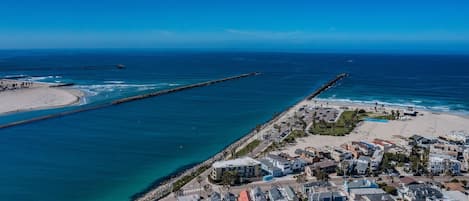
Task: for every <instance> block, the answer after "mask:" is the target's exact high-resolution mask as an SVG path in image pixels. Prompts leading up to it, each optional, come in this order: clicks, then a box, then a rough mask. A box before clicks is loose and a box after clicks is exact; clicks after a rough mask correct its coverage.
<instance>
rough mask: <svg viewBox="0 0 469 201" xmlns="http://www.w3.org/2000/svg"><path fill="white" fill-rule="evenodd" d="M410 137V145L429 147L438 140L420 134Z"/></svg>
mask: <svg viewBox="0 0 469 201" xmlns="http://www.w3.org/2000/svg"><path fill="white" fill-rule="evenodd" d="M409 139H410V142H409V144H410V145H418V146H421V147H428V146H430V145H431V144H435V143H437V142H438V140H437V139H433V138H427V137H423V136H420V135H412V136H411V137H409Z"/></svg>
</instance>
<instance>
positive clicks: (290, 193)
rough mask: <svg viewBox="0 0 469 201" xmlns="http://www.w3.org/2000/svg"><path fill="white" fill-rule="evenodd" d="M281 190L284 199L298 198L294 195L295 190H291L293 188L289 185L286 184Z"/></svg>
mask: <svg viewBox="0 0 469 201" xmlns="http://www.w3.org/2000/svg"><path fill="white" fill-rule="evenodd" d="M282 190H283V192H284V197H285V198H286V200H288V201H299V200H300V199H299V198H298V196H296V193H295V191H294V190H293V188H292V187H291V186H286V187H285V188H283V189H282Z"/></svg>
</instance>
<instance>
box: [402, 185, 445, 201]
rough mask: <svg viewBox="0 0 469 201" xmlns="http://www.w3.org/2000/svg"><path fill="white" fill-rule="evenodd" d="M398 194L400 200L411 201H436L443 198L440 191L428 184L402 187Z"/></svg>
mask: <svg viewBox="0 0 469 201" xmlns="http://www.w3.org/2000/svg"><path fill="white" fill-rule="evenodd" d="M398 193H399V197H400V198H401V199H405V200H412V201H433V200H434V201H436V200H441V199H442V198H443V194H442V193H441V191H440V190H438V189H437V188H435V187H433V186H430V185H428V184H410V185H402V186H401V187H400V188H399V190H398Z"/></svg>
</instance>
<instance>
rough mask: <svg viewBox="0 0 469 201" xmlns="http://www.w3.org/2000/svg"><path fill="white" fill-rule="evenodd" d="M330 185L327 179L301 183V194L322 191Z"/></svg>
mask: <svg viewBox="0 0 469 201" xmlns="http://www.w3.org/2000/svg"><path fill="white" fill-rule="evenodd" d="M330 187H332V185H331V183H329V182H328V181H313V182H309V183H305V184H303V191H302V192H303V194H305V195H309V194H310V193H312V192H324V191H327V190H328V189H329V188H330Z"/></svg>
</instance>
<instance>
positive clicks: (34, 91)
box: [0, 80, 84, 115]
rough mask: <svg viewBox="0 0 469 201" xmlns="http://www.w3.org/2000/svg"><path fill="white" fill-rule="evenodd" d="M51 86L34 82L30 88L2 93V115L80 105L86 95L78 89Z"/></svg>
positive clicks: (0, 108)
mask: <svg viewBox="0 0 469 201" xmlns="http://www.w3.org/2000/svg"><path fill="white" fill-rule="evenodd" d="M1 81H2V83H3V84H4V85H6V84H12V83H21V81H16V80H1ZM50 86H51V85H50V84H47V83H39V82H34V83H33V84H32V85H31V86H30V87H24V88H17V89H9V90H3V91H0V102H1V104H0V115H1V114H7V113H14V112H21V111H29V110H39V109H49V108H56V107H63V106H68V105H73V104H78V103H79V102H80V100H81V97H83V95H84V94H83V93H82V92H81V91H79V90H76V89H72V88H68V87H50Z"/></svg>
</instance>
